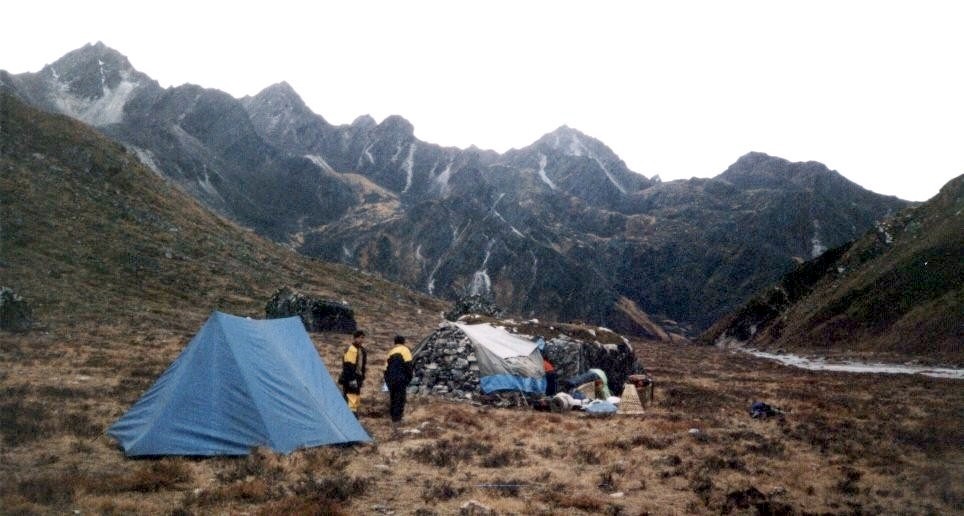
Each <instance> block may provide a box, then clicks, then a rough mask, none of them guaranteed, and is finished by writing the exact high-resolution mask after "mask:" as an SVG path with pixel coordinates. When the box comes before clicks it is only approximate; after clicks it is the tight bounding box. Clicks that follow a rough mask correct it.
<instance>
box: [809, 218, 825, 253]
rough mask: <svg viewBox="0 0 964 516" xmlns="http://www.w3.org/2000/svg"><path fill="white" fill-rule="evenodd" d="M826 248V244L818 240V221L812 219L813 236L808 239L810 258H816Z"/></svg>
mask: <svg viewBox="0 0 964 516" xmlns="http://www.w3.org/2000/svg"><path fill="white" fill-rule="evenodd" d="M826 250H827V246H825V245H823V242H821V241H820V221H819V220H817V219H814V220H813V238H811V239H810V258H816V257H818V256H820V255H821V254H823V253H824V251H826Z"/></svg>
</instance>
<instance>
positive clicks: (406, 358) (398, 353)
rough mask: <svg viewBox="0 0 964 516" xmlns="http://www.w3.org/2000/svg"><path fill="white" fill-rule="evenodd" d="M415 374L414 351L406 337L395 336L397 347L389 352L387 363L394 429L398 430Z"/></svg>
mask: <svg viewBox="0 0 964 516" xmlns="http://www.w3.org/2000/svg"><path fill="white" fill-rule="evenodd" d="M413 374H414V369H413V364H412V351H411V350H410V349H408V346H406V345H405V337H402V336H401V335H399V336H397V337H395V347H393V348H392V349H391V350H389V352H388V360H387V361H386V364H385V385H386V386H387V387H388V413H389V415H391V417H392V429H393V430H395V431H398V425H399V424H400V423H401V422H402V415H403V414H404V413H405V396H406V393H407V389H408V384H409V383H410V382H411V381H412V375H413Z"/></svg>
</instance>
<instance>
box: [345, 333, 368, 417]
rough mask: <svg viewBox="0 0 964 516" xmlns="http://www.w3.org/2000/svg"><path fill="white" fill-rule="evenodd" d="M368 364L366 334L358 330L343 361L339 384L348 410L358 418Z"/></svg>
mask: <svg viewBox="0 0 964 516" xmlns="http://www.w3.org/2000/svg"><path fill="white" fill-rule="evenodd" d="M367 362H368V354H367V352H366V351H365V332H363V331H361V330H358V331H356V332H355V333H354V335H353V336H352V341H351V345H350V346H348V350H347V351H345V357H344V360H343V361H342V364H341V365H342V367H341V376H339V377H338V383H339V384H340V385H341V389H342V392H343V393H344V395H345V401H347V402H348V408H349V409H351V412H352V414H355V417H358V405H359V404H360V403H361V387H362V384H363V383H365V366H366V364H367Z"/></svg>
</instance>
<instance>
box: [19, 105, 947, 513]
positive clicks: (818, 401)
mask: <svg viewBox="0 0 964 516" xmlns="http://www.w3.org/2000/svg"><path fill="white" fill-rule="evenodd" d="M0 195H2V197H0V231H2V233H0V243H2V248H0V262H2V264H0V283H2V284H3V285H8V286H11V287H13V288H15V289H16V290H17V291H18V292H20V293H21V294H22V295H23V296H24V297H25V298H26V299H27V300H28V301H29V302H30V303H32V304H33V306H34V313H35V315H36V317H37V321H38V326H37V328H36V329H35V330H33V331H30V332H26V333H18V334H11V333H0V513H3V514H64V513H70V512H74V511H79V512H80V513H83V514H92V513H93V514H132V513H139V514H141V513H149V514H241V513H244V514H419V515H430V514H455V513H458V512H459V510H460V507H462V506H463V505H464V504H466V503H468V502H469V501H470V500H477V501H479V502H480V503H482V504H484V505H486V506H488V507H491V508H492V509H494V510H495V511H498V512H499V513H501V514H506V513H515V514H614V515H615V514H644V513H655V514H676V513H697V514H700V513H706V514H709V513H713V514H719V513H736V514H746V513H753V512H758V513H778V514H799V513H827V514H861V513H891V514H893V513H915V514H922V513H945V514H946V513H960V512H962V511H964V487H962V486H964V466H962V465H964V429H962V427H961V424H960V414H961V411H962V407H964V389H961V388H960V383H959V382H955V381H952V380H940V379H931V378H924V377H912V376H900V377H898V376H894V377H878V376H861V377H855V376H852V375H846V374H839V373H809V372H799V371H796V370H792V369H788V368H784V367H782V366H778V365H776V364H772V363H769V362H764V361H761V360H757V359H754V358H752V357H750V358H747V357H744V356H733V355H730V354H728V353H723V352H720V351H718V350H715V349H712V348H706V347H696V346H670V345H658V344H652V343H647V342H641V341H634V345H635V346H636V350H637V354H638V355H639V357H640V359H641V360H642V362H643V364H644V365H645V366H646V367H647V368H648V369H649V370H650V372H651V373H652V374H653V375H654V377H655V378H656V381H657V388H656V402H655V404H653V405H651V406H649V407H647V409H646V414H645V415H643V416H631V417H619V418H610V419H595V418H590V417H584V416H583V415H582V414H579V413H571V414H548V413H541V412H535V411H529V410H521V409H519V410H507V409H495V408H490V407H479V406H474V405H470V404H455V403H451V402H445V401H440V400H438V399H434V398H429V397H422V398H414V399H412V400H411V405H410V408H409V410H408V412H407V416H406V422H405V426H404V427H405V430H406V432H405V433H403V434H402V435H401V436H392V435H391V433H390V429H389V425H388V416H387V400H386V396H385V395H383V394H380V393H377V392H375V391H376V390H377V389H376V386H375V382H369V383H368V384H367V385H366V386H365V391H364V401H363V406H362V410H361V414H360V415H361V421H362V423H363V424H364V425H365V426H366V427H367V428H368V429H369V430H370V432H371V433H372V435H373V436H374V438H375V440H376V444H374V445H368V446H358V447H352V448H312V449H307V450H301V451H297V452H294V453H292V454H290V455H287V456H279V455H276V454H273V453H270V452H268V451H265V450H257V451H256V452H255V453H253V454H252V455H251V456H249V457H245V458H211V459H193V458H183V457H169V458H163V459H154V460H151V459H147V460H128V459H126V458H125V457H124V456H123V454H122V453H121V451H120V450H119V449H118V448H117V446H116V444H115V443H113V442H112V441H111V440H109V439H107V438H105V437H104V436H103V431H104V430H105V428H106V427H107V426H108V425H109V424H111V423H112V422H113V421H115V420H116V419H117V418H118V417H119V416H120V415H121V414H123V413H124V411H125V410H127V409H128V408H129V407H130V405H131V404H132V403H134V401H135V400H137V399H138V397H139V396H140V395H141V394H142V393H143V392H144V390H145V389H147V388H148V387H149V386H150V385H151V384H152V383H153V382H154V380H155V379H156V378H157V377H158V375H160V374H161V372H162V371H163V370H164V368H165V367H167V365H168V364H169V363H170V362H171V360H173V359H174V358H175V357H176V356H177V354H178V353H179V352H180V351H181V350H182V349H183V347H184V345H185V344H186V343H187V341H188V339H189V338H190V337H191V336H192V335H193V334H194V332H196V331H197V329H198V328H199V326H200V324H201V322H202V321H203V319H204V318H205V317H206V316H207V315H208V313H209V312H210V311H211V310H212V309H214V308H219V309H222V310H227V311H230V312H233V313H239V314H242V315H244V314H248V315H251V316H258V315H260V314H261V313H262V310H263V306H264V303H265V301H266V300H267V297H268V296H269V295H270V294H271V293H272V291H273V290H274V289H275V288H277V287H278V286H280V285H282V284H285V283H287V284H292V285H294V286H295V287H297V288H300V289H302V290H304V291H307V292H312V293H316V294H324V295H329V296H332V297H335V298H338V299H345V300H346V301H348V302H350V303H351V304H352V306H354V307H355V309H356V311H357V314H358V318H359V321H360V324H361V325H362V327H365V328H367V329H369V330H371V331H370V333H371V334H373V335H374V341H375V345H374V346H373V347H374V351H375V352H374V353H373V359H372V360H373V368H374V369H375V370H376V371H377V370H378V369H379V368H380V366H381V362H380V361H381V357H382V355H381V352H383V351H384V349H385V348H386V347H387V346H388V337H390V336H391V335H392V334H394V333H395V332H399V331H400V332H402V333H406V334H408V335H412V336H413V337H415V338H418V337H421V336H423V335H425V334H426V333H427V332H428V331H430V330H431V329H432V328H433V327H434V326H435V325H436V324H437V323H438V321H439V320H440V318H439V312H440V311H441V308H442V307H441V306H440V305H439V304H438V303H437V302H436V301H434V300H432V299H427V298H423V297H419V296H417V295H415V294H412V293H411V292H408V291H406V290H404V289H402V288H399V287H397V286H394V285H392V284H389V283H386V282H384V281H380V280H378V279H376V278H373V277H371V276H366V275H362V274H359V273H357V272H354V271H351V270H349V269H345V268H342V267H336V266H331V265H328V264H324V263H320V262H315V261H311V260H308V259H305V258H303V257H300V256H298V255H296V254H294V253H292V252H290V251H288V250H287V249H285V248H281V247H278V246H276V245H274V244H271V243H268V242H266V241H264V240H262V239H260V238H258V237H256V236H254V235H252V234H251V233H250V232H247V231H245V230H243V229H241V228H238V227H236V226H234V225H232V224H230V223H228V222H225V221H224V220H222V219H219V218H217V217H215V216H213V215H211V214H210V213H208V212H206V211H204V210H202V209H200V208H199V207H198V206H197V205H196V204H195V203H194V202H193V201H191V200H190V199H189V198H188V197H187V196H185V195H183V194H182V193H181V192H178V191H177V190H175V189H172V188H171V187H170V186H169V185H167V184H166V183H165V182H164V181H162V180H160V179H158V178H157V177H155V176H153V175H152V174H151V173H150V172H149V171H148V170H146V169H144V168H143V167H141V166H140V165H139V164H138V163H137V162H136V160H135V159H134V158H133V157H132V156H131V155H129V154H127V153H126V152H125V151H124V149H122V148H120V147H118V146H116V145H115V144H113V143H111V142H109V141H107V140H105V139H104V138H102V137H100V136H98V135H97V134H95V133H93V132H91V131H89V130H88V129H87V128H86V127H84V126H82V125H80V124H77V123H75V122H72V121H70V120H67V119H64V118H59V117H50V116H48V115H45V114H42V113H39V112H36V111H32V110H28V109H25V108H24V107H22V106H20V105H19V104H17V103H16V102H15V101H13V100H11V99H9V98H4V97H0ZM532 331H535V330H534V329H533V330H532ZM540 331H543V330H540ZM312 338H313V340H314V342H315V344H316V348H317V349H318V350H319V352H320V353H321V355H322V356H323V357H324V358H325V360H326V363H327V364H328V365H329V367H330V368H331V367H332V366H334V367H335V368H337V364H338V360H337V357H338V355H339V354H340V352H341V351H342V350H343V346H344V345H345V338H344V336H340V335H331V334H324V333H319V334H313V335H312ZM376 376H377V374H376ZM757 399H761V400H765V401H767V402H769V403H772V404H773V405H776V406H778V407H780V408H782V409H784V410H785V411H786V416H785V417H784V418H780V419H777V420H768V421H758V420H753V419H750V418H749V417H748V416H747V414H746V408H747V406H748V405H749V403H750V402H752V401H753V400H757ZM694 429H695V430H694Z"/></svg>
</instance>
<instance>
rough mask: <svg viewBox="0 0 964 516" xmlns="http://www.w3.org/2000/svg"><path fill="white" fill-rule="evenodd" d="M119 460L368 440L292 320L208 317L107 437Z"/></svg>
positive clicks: (299, 324)
mask: <svg viewBox="0 0 964 516" xmlns="http://www.w3.org/2000/svg"><path fill="white" fill-rule="evenodd" d="M107 433H108V434H109V435H110V436H112V437H114V438H115V439H117V440H118V442H120V445H121V447H122V448H123V449H124V453H125V454H127V455H128V456H139V455H245V454H247V453H248V452H249V451H250V450H251V448H252V447H256V446H267V447H269V448H271V449H272V450H275V451H277V452H281V453H290V452H291V451H294V450H296V449H298V448H304V447H310V446H319V445H325V444H338V443H349V442H368V441H371V437H369V435H368V434H367V433H366V432H365V430H364V429H363V428H362V427H361V425H360V424H359V423H358V421H357V420H356V419H355V417H354V416H353V415H352V414H351V412H350V411H349V410H348V405H347V404H346V403H345V401H344V399H343V398H342V395H341V392H340V391H339V389H338V388H337V387H336V386H335V383H334V382H333V381H332V379H331V376H330V375H329V374H328V371H327V369H326V368H325V365H324V364H323V363H322V361H321V358H320V357H319V356H318V352H317V351H316V350H315V348H314V345H313V344H312V342H311V339H310V338H309V337H308V334H307V333H306V332H305V329H304V326H303V325H302V322H301V320H300V319H299V318H298V317H289V318H285V319H272V320H252V319H245V318H242V317H236V316H233V315H228V314H224V313H221V312H214V314H213V315H212V316H211V317H210V318H209V319H208V320H207V322H206V323H205V324H204V326H203V327H202V328H201V331H200V332H198V334H197V335H196V336H195V337H194V338H193V339H192V340H191V342H190V343H188V345H187V347H186V348H185V349H184V351H182V352H181V354H180V356H178V357H177V359H175V360H174V362H173V363H172V364H171V365H170V367H168V368H167V370H166V371H165V372H164V373H163V374H162V375H161V377H160V378H158V380H157V382H155V383H154V385H153V386H152V387H151V388H150V389H149V390H148V391H147V392H146V393H145V394H144V395H143V396H142V397H141V399H140V400H138V401H137V403H135V404H134V406H133V407H131V409H130V410H129V411H128V412H127V413H126V414H124V416H123V417H121V418H120V419H119V420H118V421H117V422H116V423H114V425H113V426H111V427H110V429H108V432H107Z"/></svg>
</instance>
